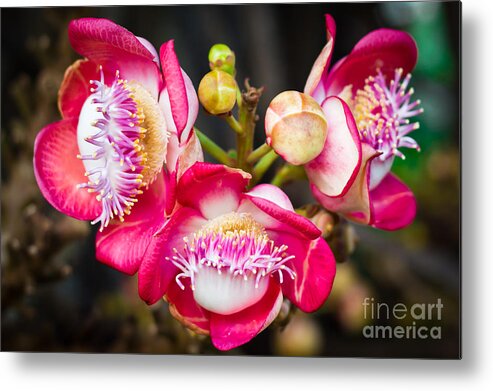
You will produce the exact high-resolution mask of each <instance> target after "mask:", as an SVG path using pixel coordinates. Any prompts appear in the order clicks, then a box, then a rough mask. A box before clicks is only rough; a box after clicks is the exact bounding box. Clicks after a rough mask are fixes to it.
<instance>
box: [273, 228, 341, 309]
mask: <svg viewBox="0 0 493 391" xmlns="http://www.w3.org/2000/svg"><path fill="white" fill-rule="evenodd" d="M267 233H268V235H269V238H271V239H272V240H274V243H275V244H276V246H281V245H287V246H288V249H287V250H286V253H287V254H289V255H294V256H295V258H294V259H293V260H292V261H290V262H289V263H287V264H286V266H289V267H291V268H292V269H293V270H294V271H295V272H296V277H295V278H294V279H292V278H290V277H289V276H288V275H287V274H284V276H283V282H282V284H281V286H282V291H283V294H284V295H285V296H286V297H287V298H288V299H289V300H290V301H291V302H292V303H293V304H295V305H296V306H297V307H299V308H300V309H301V310H302V311H305V312H313V311H316V310H317V309H318V308H320V306H321V305H322V304H323V303H324V302H325V300H326V299H327V297H328V296H329V293H330V291H331V289H332V284H333V282H334V277H335V274H336V262H335V258H334V255H333V254H332V251H331V249H330V247H329V245H328V244H327V242H326V241H325V240H324V239H323V238H318V239H315V240H310V241H308V240H301V239H300V238H299V237H297V236H294V235H292V234H289V233H280V232H270V231H268V232H267Z"/></svg>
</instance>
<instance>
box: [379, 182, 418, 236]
mask: <svg viewBox="0 0 493 391" xmlns="http://www.w3.org/2000/svg"><path fill="white" fill-rule="evenodd" d="M370 203H371V207H372V212H373V216H372V219H371V225H372V226H374V227H376V228H380V229H385V230H389V231H393V230H397V229H401V228H404V227H406V226H407V225H409V224H411V223H412V222H413V220H414V217H415V216H416V199H415V198H414V195H413V193H412V191H411V190H410V189H409V188H408V187H407V186H406V185H405V184H404V183H402V181H401V180H400V179H399V178H397V177H396V176H395V175H392V174H388V175H387V176H386V177H385V178H384V179H383V181H382V182H381V183H380V184H379V185H378V186H377V187H376V188H375V189H374V190H372V191H371V192H370Z"/></svg>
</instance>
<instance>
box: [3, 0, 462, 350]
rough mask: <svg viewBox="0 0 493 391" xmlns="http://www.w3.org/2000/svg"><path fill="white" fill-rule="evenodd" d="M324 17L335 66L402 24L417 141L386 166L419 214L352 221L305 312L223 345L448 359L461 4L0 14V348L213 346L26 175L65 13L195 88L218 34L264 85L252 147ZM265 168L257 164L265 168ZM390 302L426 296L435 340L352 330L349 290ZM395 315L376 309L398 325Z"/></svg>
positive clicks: (62, 62) (293, 81) (298, 75)
mask: <svg viewBox="0 0 493 391" xmlns="http://www.w3.org/2000/svg"><path fill="white" fill-rule="evenodd" d="M327 12H329V13H331V14H332V15H333V16H334V18H335V20H336V22H337V37H336V46H335V52H334V57H333V62H335V61H337V60H338V59H339V58H341V57H342V56H344V55H346V54H347V53H349V51H350V50H351V48H352V47H353V46H354V44H355V43H356V42H357V41H358V40H359V39H360V38H361V37H363V35H365V34H366V33H368V32H369V31H371V30H373V29H375V28H379V27H391V28H397V29H402V30H405V31H408V32H410V33H411V34H412V35H413V36H414V38H415V39H416V42H417V44H418V48H419V54H420V55H419V61H418V65H417V67H416V69H415V71H414V73H413V81H412V85H413V87H414V88H415V90H416V97H418V98H420V99H421V100H422V102H423V107H424V109H425V112H424V114H423V115H422V116H421V117H420V118H419V120H420V124H421V128H420V129H419V130H418V131H416V132H414V133H413V137H414V138H415V139H416V140H417V141H418V143H419V144H420V146H421V148H422V151H421V153H417V152H415V151H406V157H407V159H406V160H405V161H397V162H396V163H395V164H394V169H393V171H394V172H396V173H397V174H398V175H399V176H400V177H401V178H402V179H403V180H404V181H405V182H406V183H407V184H408V185H409V186H410V187H411V188H412V190H413V191H414V193H415V195H416V198H417V201H418V216H417V218H416V220H415V222H414V223H413V224H412V225H411V226H410V227H408V228H406V229H404V230H401V231H399V232H390V233H389V232H382V231H378V230H375V229H371V228H367V227H360V226H354V232H355V236H356V237H357V239H356V250H355V252H354V253H352V254H351V255H350V256H349V257H347V258H348V259H346V260H345V261H344V262H343V263H339V264H338V271H337V276H336V281H335V286H334V289H333V293H332V294H331V296H330V297H329V299H328V300H327V302H326V304H325V305H324V306H323V308H322V309H321V310H320V311H318V312H317V313H315V314H309V315H306V314H302V313H301V312H295V313H294V314H293V316H292V318H291V321H290V322H289V323H288V324H287V325H279V324H277V325H273V326H272V327H269V328H268V329H267V330H265V331H264V332H262V333H261V334H260V335H259V336H257V337H256V338H255V339H254V340H253V341H252V342H250V343H248V344H247V345H245V346H243V347H241V348H238V349H235V350H233V351H231V352H229V353H226V354H257V355H270V354H280V355H301V356H313V355H315V356H316V355H323V356H365V357H366V356H370V357H433V358H454V357H457V356H458V355H459V351H460V268H461V267H460V79H459V73H460V46H459V45H460V4H459V3H458V2H444V3H438V2H433V3H432V2H405V3H401V2H399V3H392V2H390V3H360V4H343V3H341V4H338V3H331V4H302V5H301V4H300V5H296V4H289V5H248V6H241V5H221V6H219V5H207V6H198V5H196V6H148V7H98V8H68V7H67V8H23V9H2V10H1V29H2V30H1V32H2V49H1V50H2V51H1V54H2V56H1V61H2V62H1V68H2V69H1V72H2V73H1V81H2V83H1V84H2V85H1V94H2V96H1V97H2V99H1V131H2V134H1V137H2V138H1V154H2V157H1V159H2V160H1V163H2V166H1V180H2V190H1V213H2V224H1V229H2V232H1V233H2V246H1V262H2V263H1V265H2V282H1V288H2V290H1V293H2V301H1V304H2V323H1V326H2V330H1V337H2V340H1V347H2V350H14V351H57V352H65V351H69V352H129V353H175V354H178V353H202V354H224V353H219V352H217V351H216V350H214V349H213V348H212V347H211V345H210V343H209V342H208V340H203V339H200V338H196V337H195V336H193V335H191V334H190V333H189V332H187V331H186V330H185V329H183V327H182V326H181V325H180V324H179V323H178V322H176V321H175V320H174V319H173V318H172V317H171V316H170V315H169V313H168V311H167V308H166V304H165V303H164V302H163V303H159V304H156V305H154V306H152V307H148V306H147V305H145V304H144V303H143V302H142V301H140V299H139V297H138V294H137V290H136V285H137V278H136V277H135V276H134V277H128V276H125V275H122V274H120V273H118V272H116V271H114V270H112V269H110V268H108V267H106V266H104V265H101V264H99V263H98V262H97V261H96V260H95V258H94V253H95V251H94V236H95V230H96V228H95V227H91V226H90V225H89V224H88V223H86V222H79V221H76V220H73V219H71V218H68V217H66V216H64V215H61V214H60V213H58V212H56V211H55V210H54V209H53V208H52V207H51V206H49V205H48V204H47V202H46V201H45V200H44V199H43V198H42V196H41V194H40V192H39V190H38V188H37V185H36V182H35V180H34V175H33V170H32V150H33V142H34V138H35V136H36V134H37V132H39V130H41V129H42V127H43V126H45V125H46V124H48V123H50V122H52V121H56V120H57V119H59V114H58V112H57V107H56V96H57V91H58V88H59V86H60V83H61V80H62V77H63V73H64V71H65V69H66V68H67V67H68V66H69V65H70V64H71V63H72V62H73V61H74V60H75V59H77V58H78V56H77V54H76V53H75V52H74V51H73V50H72V49H71V47H70V44H69V42H68V38H67V25H68V23H69V21H70V20H71V19H73V18H78V17H86V16H93V17H105V18H109V19H112V20H113V21H115V22H116V23H118V24H121V25H122V26H124V27H126V28H128V29H129V30H130V31H132V32H133V33H135V34H136V35H139V36H143V37H145V38H147V39H148V40H149V41H151V42H152V43H153V44H154V45H155V46H156V47H157V48H158V47H159V45H160V44H161V43H163V42H164V41H166V40H168V39H171V38H174V39H175V46H176V50H177V53H178V57H179V59H180V61H181V65H182V67H183V68H184V69H185V70H186V71H187V73H188V74H189V75H190V77H191V79H192V81H193V82H194V85H195V86H196V87H197V86H198V83H199V81H200V79H201V77H202V75H204V74H205V73H206V72H207V71H208V62H207V53H208V50H209V48H210V46H211V45H213V44H214V43H218V42H222V43H226V44H228V45H229V46H230V47H231V48H232V49H233V50H234V51H235V52H236V58H237V69H238V80H242V79H243V78H245V77H249V78H250V80H251V83H252V84H253V85H255V86H261V85H263V86H265V92H264V96H263V97H262V100H261V104H260V106H259V114H260V116H261V121H260V124H259V125H258V127H257V133H258V135H257V136H258V138H257V144H260V143H261V142H262V137H263V136H262V126H261V123H262V121H263V120H262V118H263V115H264V114H265V110H266V107H267V105H268V103H269V102H270V100H271V99H272V98H273V97H274V96H275V95H277V94H278V93H279V92H281V91H283V90H287V89H295V90H302V89H303V86H304V83H305V80H306V77H307V75H308V73H309V71H310V68H311V65H312V64H313V61H314V59H315V58H316V56H317V55H318V53H319V51H320V50H321V48H322V47H323V45H324V44H325V27H324V17H323V15H324V14H325V13H327ZM197 125H198V127H199V128H200V129H201V130H202V131H204V132H205V133H206V134H208V135H209V136H210V137H212V138H213V139H215V140H218V142H219V143H220V144H221V145H222V146H223V147H225V148H231V147H233V146H234V138H233V135H231V134H230V133H231V132H230V131H228V129H227V127H226V126H225V125H224V124H223V123H222V122H221V121H219V120H218V119H216V118H213V117H210V116H207V115H206V114H205V113H204V112H201V113H200V114H199V119H198V122H197ZM274 171H275V168H274V169H272V170H271V172H269V175H272V173H273V172H274ZM286 191H287V193H288V194H289V195H290V197H291V199H292V200H293V203H294V204H295V206H301V205H303V204H306V203H309V202H311V200H312V199H311V195H310V194H309V191H308V188H307V187H306V183H293V184H290V185H288V186H287V187H286ZM365 297H371V298H374V300H375V301H376V302H385V303H387V304H389V305H392V304H395V303H405V304H406V305H408V306H411V305H412V304H414V303H435V302H436V300H437V298H441V300H442V303H443V304H444V310H443V317H442V319H441V321H439V322H433V321H429V322H425V323H424V324H425V325H426V326H428V327H431V326H434V325H438V326H441V327H442V338H441V339H440V340H433V339H426V340H420V339H410V340H406V339H366V338H364V337H363V335H362V329H363V327H364V326H365V325H367V324H371V323H372V322H371V320H369V319H365V318H364V316H363V304H362V303H363V300H364V299H365ZM410 322H412V320H410V319H409V318H405V319H403V320H401V321H398V320H396V319H393V320H392V319H389V320H379V321H378V324H379V325H391V326H396V325H399V324H402V325H406V324H409V323H410Z"/></svg>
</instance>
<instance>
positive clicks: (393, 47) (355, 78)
mask: <svg viewBox="0 0 493 391" xmlns="http://www.w3.org/2000/svg"><path fill="white" fill-rule="evenodd" d="M417 59H418V49H417V47H416V42H415V41H414V39H413V38H412V37H411V35H409V34H408V33H406V32H404V31H398V30H391V29H378V30H375V31H372V32H371V33H369V34H367V35H365V36H364V37H363V38H362V39H361V40H360V41H359V42H358V43H357V44H356V46H355V47H354V48H353V50H352V51H351V53H350V54H349V55H348V56H347V57H345V58H344V59H343V60H342V61H340V62H339V63H338V64H336V66H334V67H333V69H332V70H331V71H330V73H329V75H328V77H327V80H326V91H327V94H328V95H338V94H339V93H340V92H341V91H342V90H343V89H344V87H345V86H348V85H352V86H353V91H355V90H357V89H360V88H361V87H362V86H363V85H364V83H365V79H366V78H367V77H369V76H374V75H376V73H377V70H378V69H380V70H381V71H382V73H383V74H384V75H385V76H387V77H388V78H390V77H392V76H393V75H394V70H395V69H397V68H403V69H404V74H406V73H409V72H411V71H412V70H413V69H414V66H415V65H416V61H417Z"/></svg>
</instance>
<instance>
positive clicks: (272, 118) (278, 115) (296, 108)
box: [265, 91, 327, 166]
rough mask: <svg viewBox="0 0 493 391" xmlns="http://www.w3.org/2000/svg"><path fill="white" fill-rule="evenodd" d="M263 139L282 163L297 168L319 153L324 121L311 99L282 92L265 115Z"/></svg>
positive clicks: (323, 137) (324, 136)
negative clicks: (264, 136) (282, 160)
mask: <svg viewBox="0 0 493 391" xmlns="http://www.w3.org/2000/svg"><path fill="white" fill-rule="evenodd" d="M265 135H266V136H267V144H269V145H270V146H271V147H272V148H273V149H274V150H275V151H276V152H277V153H278V154H279V155H281V156H282V157H283V158H284V160H286V161H287V162H289V163H291V164H294V165H297V166H298V165H302V164H305V163H308V162H309V161H311V160H313V159H315V158H316V157H317V156H318V155H319V154H320V152H322V149H323V147H324V143H325V138H326V136H327V120H326V118H325V114H324V112H323V111H322V108H321V107H320V105H319V104H318V103H317V102H316V101H315V99H313V98H312V97H311V96H309V95H306V94H302V93H301V92H297V91H284V92H281V93H280V94H279V95H277V96H276V97H275V98H274V99H273V100H272V102H270V105H269V108H268V109H267V113H266V115H265Z"/></svg>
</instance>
